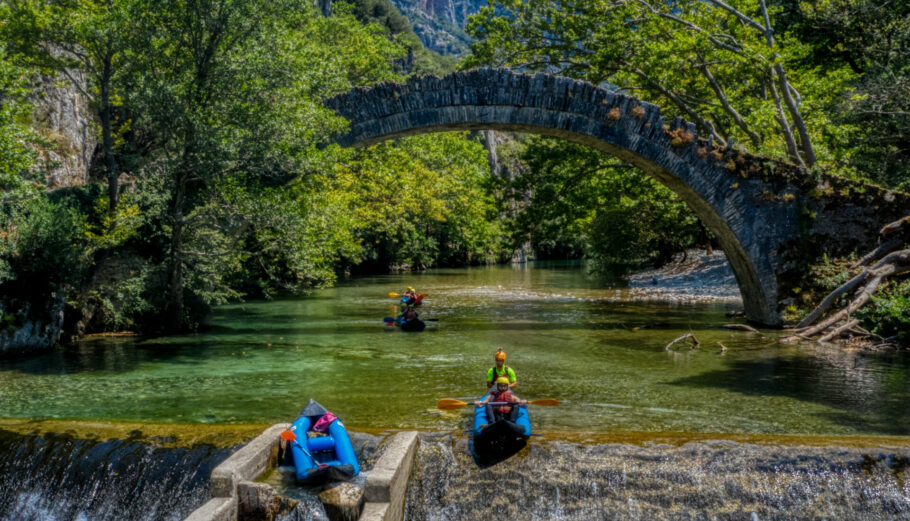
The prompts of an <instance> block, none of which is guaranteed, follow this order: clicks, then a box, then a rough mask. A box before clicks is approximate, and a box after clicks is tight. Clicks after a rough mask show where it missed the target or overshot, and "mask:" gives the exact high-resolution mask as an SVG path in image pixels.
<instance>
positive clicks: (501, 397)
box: [490, 389, 512, 414]
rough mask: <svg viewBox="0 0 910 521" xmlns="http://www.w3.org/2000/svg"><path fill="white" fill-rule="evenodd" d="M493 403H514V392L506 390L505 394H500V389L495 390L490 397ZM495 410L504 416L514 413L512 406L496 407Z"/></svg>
mask: <svg viewBox="0 0 910 521" xmlns="http://www.w3.org/2000/svg"><path fill="white" fill-rule="evenodd" d="M490 401H491V402H510V401H512V391H511V390H509V389H506V390H505V391H503V392H499V389H493V392H492V393H491V396H490ZM493 410H494V411H496V412H501V413H503V414H508V413H509V412H511V411H512V406H511V405H494V406H493Z"/></svg>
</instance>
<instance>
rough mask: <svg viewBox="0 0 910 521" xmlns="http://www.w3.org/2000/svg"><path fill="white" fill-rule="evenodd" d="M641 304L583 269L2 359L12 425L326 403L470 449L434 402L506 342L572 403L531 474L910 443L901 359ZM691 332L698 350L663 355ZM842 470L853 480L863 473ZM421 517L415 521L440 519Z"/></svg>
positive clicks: (311, 301) (507, 273) (227, 312)
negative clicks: (736, 447) (591, 450)
mask: <svg viewBox="0 0 910 521" xmlns="http://www.w3.org/2000/svg"><path fill="white" fill-rule="evenodd" d="M408 285H412V286H415V287H416V288H417V290H418V291H419V292H422V293H428V294H429V296H428V297H427V298H426V299H425V301H424V305H423V306H422V308H421V314H422V317H423V318H433V319H437V321H435V322H430V323H429V324H430V327H428V329H427V330H426V331H424V332H422V333H403V332H401V331H398V330H396V329H394V328H387V327H385V326H384V325H383V322H382V317H384V316H388V315H390V314H392V313H393V312H394V302H395V301H394V300H393V299H391V298H389V297H388V292H390V291H402V290H403V289H404V288H405V287H406V286H408ZM628 296H629V291H628V290H627V289H624V288H622V287H621V284H619V283H617V282H616V281H604V280H601V279H597V278H594V277H591V276H589V275H587V274H586V273H585V271H584V270H583V269H582V268H581V267H580V266H579V265H577V264H559V263H554V264H548V263H538V264H536V265H533V264H532V265H524V266H495V267H480V268H465V269H441V270H431V271H428V272H425V273H420V274H400V275H384V276H374V277H360V278H355V279H351V280H343V281H341V282H340V283H339V284H338V285H337V286H336V287H334V288H330V289H324V290H319V291H315V292H314V293H313V294H312V295H310V296H307V297H304V298H293V299H278V300H273V301H264V302H249V303H244V304H234V305H227V306H222V307H219V308H218V309H217V310H216V312H215V314H214V316H213V317H212V319H211V323H210V324H209V327H208V328H207V330H206V331H205V332H202V333H198V334H193V335H184V336H172V337H164V338H135V337H106V338H93V339H87V340H85V341H83V342H81V343H79V344H78V345H75V346H71V347H68V348H64V349H58V350H56V351H54V352H51V353H48V354H46V355H41V356H37V357H33V358H29V359H25V360H18V361H10V360H6V361H0V417H2V418H12V419H56V420H73V421H76V422H92V421H105V422H139V423H144V422H155V423H156V424H174V425H178V424H196V425H204V424H211V425H217V426H224V425H231V424H236V425H238V427H239V426H241V425H247V424H270V423H274V422H280V421H291V420H292V419H293V418H294V417H295V416H296V414H297V412H298V411H299V410H300V408H301V407H302V406H303V404H305V403H306V402H307V400H309V399H310V398H315V399H316V400H318V401H319V402H321V403H323V404H324V405H326V406H327V407H328V408H329V409H331V410H333V411H335V412H336V413H337V414H338V415H339V416H341V417H342V418H343V419H344V420H345V423H346V424H347V425H348V426H349V428H351V429H355V430H357V429H360V430H364V431H370V432H383V431H392V430H397V429H419V430H422V431H432V432H442V433H452V434H450V435H452V436H454V437H455V438H453V439H464V432H465V430H466V429H467V428H468V419H467V410H465V409H462V410H457V411H452V412H441V411H438V410H436V408H435V403H436V401H437V400H439V399H440V398H457V399H462V400H469V399H472V398H473V397H476V396H479V395H481V394H482V393H483V392H484V390H485V385H484V383H483V380H484V375H485V372H486V370H487V369H488V368H489V367H490V366H491V365H492V363H493V354H494V352H495V351H496V348H497V347H499V346H502V347H503V348H504V349H505V350H506V352H507V354H508V360H507V364H508V365H510V366H511V367H513V368H514V369H515V371H516V373H517V375H518V381H519V386H518V387H517V389H516V392H517V393H518V394H519V395H520V396H521V397H523V398H527V399H531V400H533V399H537V398H557V399H559V400H560V402H561V403H560V405H559V406H557V407H546V408H544V407H536V408H532V409H531V418H532V422H533V424H534V428H535V430H536V431H538V432H541V433H543V437H542V438H538V439H537V440H536V441H532V448H531V449H529V451H534V450H536V451H537V452H528V453H526V454H525V455H523V456H522V455H519V456H518V458H532V459H530V460H528V461H529V462H537V463H538V464H544V463H541V462H545V461H553V460H552V458H553V456H552V454H551V453H552V451H553V450H554V449H552V448H551V447H552V446H551V444H553V443H556V444H559V443H571V444H573V446H574V447H576V448H573V449H571V450H568V449H566V450H564V451H563V452H565V453H566V454H569V453H578V452H579V451H582V452H583V451H584V450H585V449H583V448H582V447H585V446H591V445H592V444H593V446H598V444H602V443H615V442H616V440H623V443H632V444H633V445H635V446H640V445H641V443H643V441H642V440H645V442H646V440H647V439H650V438H654V437H658V438H659V437H670V438H674V439H679V438H680V437H682V438H685V437H686V436H690V437H692V436H696V437H697V436H698V435H710V436H709V437H724V436H726V437H727V438H728V439H729V438H731V437H735V436H737V435H740V436H751V437H753V438H752V439H745V438H743V439H741V440H740V441H741V442H745V443H753V442H756V440H758V442H760V440H761V437H762V436H767V437H770V436H778V435H785V436H792V437H793V438H792V440H793V443H794V444H799V443H800V441H799V440H800V436H806V437H812V436H814V437H818V436H847V437H850V436H855V437H866V438H869V437H871V438H873V439H874V438H875V437H880V436H892V437H894V436H907V435H910V357H908V356H907V355H906V354H901V353H891V354H874V355H873V354H868V353H860V352H851V351H847V350H844V349H841V348H836V347H831V346H817V345H787V344H781V343H779V342H778V341H777V333H776V332H775V331H763V332H762V334H760V335H758V334H752V333H746V332H742V331H732V330H728V329H724V328H722V327H721V326H722V325H723V324H726V323H729V322H730V321H731V319H728V318H727V317H726V316H725V312H727V311H730V310H732V309H736V308H737V307H738V306H737V305H736V304H734V303H724V304H720V303H717V304H705V303H703V304H697V305H696V304H674V305H662V304H657V303H642V302H631V301H629V300H628V298H627V297H628ZM690 332H691V333H693V334H694V335H695V336H696V337H697V338H698V340H699V341H700V345H699V346H698V347H696V348H690V347H689V345H688V344H682V343H681V344H679V345H678V346H679V347H678V349H674V350H670V351H668V350H666V349H665V346H666V344H667V343H668V342H670V341H671V340H673V339H674V338H676V337H678V336H680V335H683V334H685V333H690ZM719 343H722V344H723V345H724V346H726V349H725V350H724V349H722V348H721V347H720V345H719ZM532 407H533V406H532ZM769 439H770V438H769ZM696 441H697V440H696ZM908 441H910V440H908ZM16 443H20V442H18V441H17V442H16ZM578 443H580V445H576V444H578ZM647 443H650V442H647ZM730 443H734V442H733V441H731V442H730ZM775 443H777V442H775ZM873 443H874V442H873ZM889 443H891V444H892V445H893V439H892V441H890V442H889ZM535 444H536V447H535ZM425 445H426V446H427V447H429V448H428V449H426V450H428V451H431V452H432V451H433V449H432V447H433V446H434V445H433V444H425ZM456 445H457V443H456V442H455V441H453V442H451V443H443V444H442V446H445V447H450V449H447V450H451V451H452V452H451V453H450V454H449V455H445V456H444V457H442V458H443V459H442V460H440V461H445V458H460V457H462V456H463V454H461V453H459V451H458V450H455V449H453V448H452V447H456ZM865 445H868V442H867V443H865ZM903 445H905V446H906V445H910V443H904V444H903ZM750 446H751V445H750ZM548 447H550V448H548ZM130 450H132V449H130ZM422 450H423V449H422ZM624 450H625V449H624ZM629 450H632V449H629ZM642 450H645V449H642ZM744 450H745V449H744ZM212 451H214V449H212V450H210V451H208V452H205V453H204V456H198V457H200V458H203V459H205V458H207V457H208V456H207V455H208V454H210V453H212V454H214V453H215V452H217V451H215V452H212ZM548 451H549V452H548ZM436 452H438V450H437V451H436ZM747 452H748V451H747ZM810 452H811V451H810ZM536 454H537V455H539V454H546V455H547V456H546V457H543V459H542V460H536V459H533V458H535V457H536V456H535V455H536ZM422 457H424V458H431V457H432V454H431V453H426V454H424V455H423V456H422ZM440 457H441V456H440ZM648 457H651V458H652V459H653V457H657V458H658V459H660V458H664V459H665V460H666V459H667V458H670V459H672V457H670V456H667V455H664V456H653V455H651V456H649V455H647V454H646V455H645V456H644V459H645V460H647V458H648ZM857 458H859V459H857ZM206 461H208V460H206ZM516 461H519V460H516ZM565 461H572V459H571V458H568V459H566V460H565ZM565 461H563V463H565ZM844 461H845V462H846V463H844V465H846V466H847V467H850V466H851V465H852V466H853V467H856V465H858V463H857V462H858V461H862V458H861V457H859V456H855V455H854V456H850V457H847V458H846V459H845V460H844ZM829 463H830V462H829ZM516 464H517V463H516ZM526 464H528V463H526ZM61 465H62V464H61ZM830 466H831V465H830V464H829V465H828V467H830ZM835 466H836V465H835ZM845 468H846V467H845ZM851 468H852V467H851ZM857 468H858V467H857ZM888 468H890V467H888ZM592 472H593V471H592ZM427 479H436V478H427ZM472 479H474V478H472ZM823 481H824V480H823ZM898 488H900V487H898ZM410 505H411V506H410V507H409V508H410V510H409V512H411V513H412V514H413V516H414V518H421V517H427V516H428V514H427V512H428V511H433V512H437V511H438V510H439V508H442V507H438V508H437V507H436V506H434V505H433V504H429V503H428V504H426V505H423V504H421V505H416V504H415V503H414V502H413V501H412V503H411V504H410ZM434 509H435V510H434ZM905 510H906V509H905ZM434 516H435V514H434V515H429V516H428V517H434ZM435 517H438V518H440V519H446V517H444V516H443V517H439V516H435ZM543 517H546V516H543ZM543 517H542V518H543ZM583 518H585V517H584V516H582V517H572V516H569V517H567V519H583ZM86 519H93V518H91V517H88V518H86ZM143 519H144V518H143Z"/></svg>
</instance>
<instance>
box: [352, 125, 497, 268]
mask: <svg viewBox="0 0 910 521" xmlns="http://www.w3.org/2000/svg"><path fill="white" fill-rule="evenodd" d="M350 153H351V154H352V157H351V160H350V161H341V162H339V166H338V167H337V187H338V189H339V190H340V193H341V194H347V195H346V197H347V205H348V207H349V209H350V211H351V212H352V213H353V215H354V216H355V221H356V223H355V226H356V230H355V234H356V235H357V237H359V238H360V241H361V244H362V247H363V253H362V255H363V257H364V260H365V261H366V262H367V263H368V264H369V265H371V266H373V267H376V268H379V269H387V268H388V267H409V268H412V269H413V268H416V269H423V268H425V267H429V266H438V265H454V264H464V263H469V264H470V263H474V264H478V263H487V262H495V261H497V260H499V259H500V258H501V257H502V255H503V248H502V243H501V241H502V231H501V230H500V228H499V226H498V223H497V221H496V215H497V211H496V205H495V202H494V200H493V198H492V195H491V193H490V187H491V185H490V183H491V178H490V169H489V164H488V162H487V155H486V151H485V150H484V148H483V146H482V145H481V144H480V143H478V142H476V141H473V140H469V139H466V138H465V137H464V135H462V134H458V133H446V134H436V135H432V136H419V137H413V138H407V139H402V140H399V141H397V142H395V143H394V144H390V143H384V144H380V145H377V146H375V147H372V148H370V149H367V150H363V151H351V152H350Z"/></svg>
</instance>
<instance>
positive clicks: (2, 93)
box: [0, 44, 40, 198]
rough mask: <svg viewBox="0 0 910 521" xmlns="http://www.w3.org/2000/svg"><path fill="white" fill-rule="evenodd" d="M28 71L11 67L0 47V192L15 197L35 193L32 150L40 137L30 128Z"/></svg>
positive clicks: (4, 51)
mask: <svg viewBox="0 0 910 521" xmlns="http://www.w3.org/2000/svg"><path fill="white" fill-rule="evenodd" d="M27 80H28V70H27V69H25V68H23V67H18V66H16V65H14V64H13V63H12V62H11V61H10V59H9V56H8V55H7V53H6V49H4V47H3V46H2V44H0V192H2V193H3V197H5V198H8V197H18V196H22V195H24V194H29V193H32V192H34V185H33V184H32V183H33V182H37V181H38V180H39V179H40V178H39V175H38V172H36V171H35V169H34V165H35V147H36V145H37V144H38V143H39V142H40V139H39V137H38V136H37V134H36V133H35V132H34V130H32V129H31V128H30V127H29V124H28V123H29V115H30V113H31V106H30V104H29V103H28V99H27V96H28V94H29V90H28V83H27Z"/></svg>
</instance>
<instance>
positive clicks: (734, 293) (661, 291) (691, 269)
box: [627, 250, 742, 304]
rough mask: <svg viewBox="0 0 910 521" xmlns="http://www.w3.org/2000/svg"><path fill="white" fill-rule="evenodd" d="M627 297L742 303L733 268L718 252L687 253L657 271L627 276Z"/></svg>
mask: <svg viewBox="0 0 910 521" xmlns="http://www.w3.org/2000/svg"><path fill="white" fill-rule="evenodd" d="M627 297H628V299H629V300H635V301H650V302H679V303H690V302H691V303H695V302H728V303H731V304H733V303H741V302H742V297H741V296H740V294H739V286H738V285H737V284H736V277H735V276H734V275H733V269H732V268H731V267H730V263H729V262H727V256H726V255H724V252H723V251H721V250H715V251H714V252H713V253H712V254H710V255H709V254H708V253H707V252H705V251H704V250H689V251H687V252H686V255H682V254H680V255H678V256H677V257H676V258H675V259H674V260H673V261H672V262H670V263H669V264H667V265H665V266H663V267H661V268H658V269H653V270H646V271H639V272H636V273H634V274H632V275H631V276H630V277H629V289H628V295H627Z"/></svg>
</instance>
